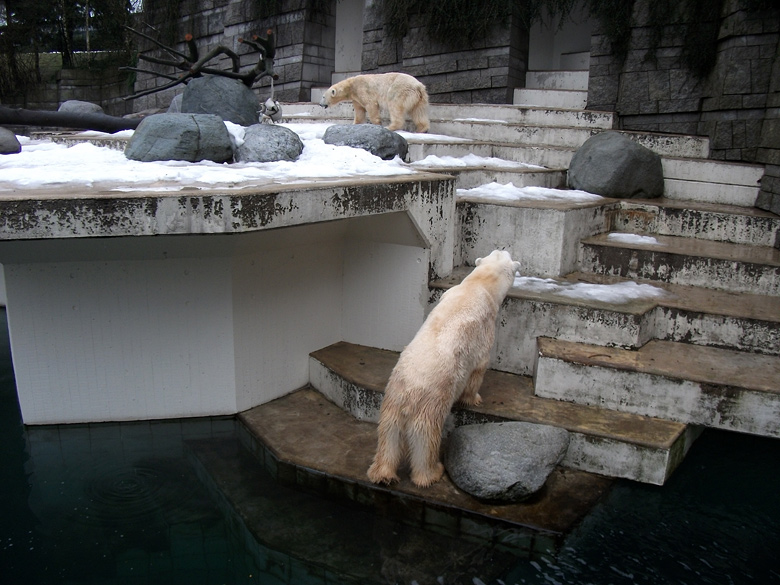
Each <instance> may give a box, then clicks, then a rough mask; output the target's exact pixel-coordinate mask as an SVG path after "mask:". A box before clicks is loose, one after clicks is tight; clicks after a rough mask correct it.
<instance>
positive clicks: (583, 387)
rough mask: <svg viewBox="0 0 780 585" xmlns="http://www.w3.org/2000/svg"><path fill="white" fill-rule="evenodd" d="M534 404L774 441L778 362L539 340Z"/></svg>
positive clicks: (674, 348)
mask: <svg viewBox="0 0 780 585" xmlns="http://www.w3.org/2000/svg"><path fill="white" fill-rule="evenodd" d="M538 342H539V360H538V363H537V367H536V377H535V386H534V392H535V394H536V395H537V396H541V397H545V398H554V399H557V400H565V401H569V402H575V403H578V404H589V405H598V406H600V407H603V408H610V409H614V410H619V411H622V412H633V413H635V414H641V415H644V416H654V417H660V418H664V419H668V420H676V421H679V422H683V423H690V424H696V425H703V426H710V427H715V428H720V429H726V430H733V431H739V432H743V433H750V434H756V435H763V436H768V437H780V426H778V424H777V421H778V420H780V358H779V357H777V356H764V355H758V354H752V353H744V352H738V351H733V350H726V349H718V348H711V347H702V346H696V345H691V344H687V343H675V342H669V341H657V340H656V341H651V342H649V343H647V344H646V345H645V346H643V347H642V348H640V349H638V350H636V351H630V350H625V349H620V348H609V347H602V346H594V345H587V344H580V343H572V342H567V341H562V340H558V339H550V338H539V340H538Z"/></svg>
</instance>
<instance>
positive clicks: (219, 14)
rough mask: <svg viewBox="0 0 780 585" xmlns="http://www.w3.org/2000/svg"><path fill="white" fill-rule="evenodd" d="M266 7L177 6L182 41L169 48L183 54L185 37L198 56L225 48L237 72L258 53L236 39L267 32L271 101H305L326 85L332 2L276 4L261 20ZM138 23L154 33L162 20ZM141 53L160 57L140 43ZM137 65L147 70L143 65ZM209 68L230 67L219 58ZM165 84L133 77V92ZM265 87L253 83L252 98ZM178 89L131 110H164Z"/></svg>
mask: <svg viewBox="0 0 780 585" xmlns="http://www.w3.org/2000/svg"><path fill="white" fill-rule="evenodd" d="M271 4H273V3H271ZM268 5H269V3H265V2H258V1H257V0H191V1H190V2H181V3H180V5H179V19H178V22H177V24H176V32H175V38H176V39H177V40H180V41H182V42H179V43H178V44H177V45H175V48H176V49H177V50H180V51H182V52H185V53H186V50H184V49H185V45H184V43H183V40H184V36H185V35H186V34H191V35H192V36H193V38H194V39H195V42H196V44H197V45H198V50H199V52H200V55H201V56H203V55H205V54H207V53H208V52H209V51H211V50H212V49H214V48H216V47H218V46H224V47H227V48H228V49H230V50H231V51H233V52H235V53H236V54H238V55H239V57H240V63H241V70H242V71H243V70H246V69H249V68H251V67H253V66H254V65H255V64H256V63H257V60H258V58H259V54H258V53H257V52H256V51H253V50H252V49H251V48H250V47H248V46H247V45H244V44H242V43H240V42H239V41H238V39H239V38H246V39H251V38H252V36H253V35H258V36H263V37H264V36H266V31H267V30H269V29H271V30H273V32H274V35H275V38H276V57H275V59H274V70H275V72H276V73H277V75H278V76H279V79H278V80H277V81H276V82H274V96H275V97H276V98H277V99H279V100H280V101H288V102H297V101H301V100H303V99H305V100H308V99H309V91H310V88H311V87H313V86H322V85H330V74H331V72H332V71H333V67H334V59H335V34H334V20H335V3H333V2H331V3H327V2H325V3H323V2H314V1H312V0H279V1H278V2H277V3H276V5H277V6H278V7H279V10H278V11H276V12H277V13H276V14H274V15H272V16H266V15H264V14H263V12H262V11H263V9H264V7H266V6H268ZM141 18H142V20H144V21H146V22H148V23H150V24H152V25H153V26H155V28H157V29H158V30H160V29H161V25H162V20H163V19H164V15H163V14H162V13H160V12H158V13H155V12H153V11H150V12H147V13H145V14H143V15H142V17H141ZM141 50H142V51H143V52H144V53H148V54H150V55H158V56H160V52H159V49H156V48H155V47H154V46H153V45H152V43H149V42H144V43H142V45H141ZM140 65H141V66H142V67H145V68H150V66H149V65H148V64H146V63H141V64H140ZM209 66H210V67H214V68H217V69H226V70H227V69H230V66H231V63H230V60H229V58H228V57H226V56H222V57H219V58H215V59H214V60H213V61H211V62H210V64H209ZM151 68H153V69H155V70H157V71H160V72H165V73H172V72H174V70H173V68H171V67H165V66H158V65H154V66H151ZM167 81H168V80H166V79H164V78H155V77H153V76H151V75H148V74H139V75H138V78H137V81H136V85H135V91H137V92H139V91H144V90H147V89H150V88H153V87H156V86H159V85H163V84H164V83H167ZM270 85H271V80H270V79H268V78H265V79H263V80H262V81H261V82H258V83H257V85H256V87H255V91H256V92H257V94H258V97H260V98H261V99H265V98H267V97H268V96H269V95H270V91H271V90H270ZM182 90H183V86H182V85H179V86H177V87H175V88H172V89H170V90H165V91H162V92H158V93H154V94H151V95H149V96H145V97H141V98H138V99H136V100H135V105H134V109H135V111H142V110H148V109H160V108H166V107H167V106H168V104H170V101H171V99H172V98H173V96H174V95H176V94H177V93H180V92H181V91H182Z"/></svg>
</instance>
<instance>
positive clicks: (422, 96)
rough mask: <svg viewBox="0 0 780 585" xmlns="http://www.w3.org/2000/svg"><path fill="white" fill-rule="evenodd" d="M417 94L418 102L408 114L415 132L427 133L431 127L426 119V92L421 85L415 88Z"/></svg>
mask: <svg viewBox="0 0 780 585" xmlns="http://www.w3.org/2000/svg"><path fill="white" fill-rule="evenodd" d="M417 94H418V95H419V100H418V101H417V103H416V105H415V106H414V107H413V108H412V110H411V112H410V113H411V116H412V121H413V122H414V126H415V128H416V129H417V132H427V131H428V129H429V128H430V127H431V123H430V120H429V119H428V91H427V90H426V89H425V86H424V85H423V84H420V85H419V86H418V87H417Z"/></svg>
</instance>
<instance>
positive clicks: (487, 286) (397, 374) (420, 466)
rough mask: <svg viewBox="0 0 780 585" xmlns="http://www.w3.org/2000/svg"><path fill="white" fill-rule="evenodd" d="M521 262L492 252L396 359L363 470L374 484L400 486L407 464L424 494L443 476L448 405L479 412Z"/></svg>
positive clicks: (448, 294) (444, 298) (446, 296)
mask: <svg viewBox="0 0 780 585" xmlns="http://www.w3.org/2000/svg"><path fill="white" fill-rule="evenodd" d="M519 269H520V263H519V262H515V261H513V260H512V258H511V256H510V255H509V252H506V251H502V250H494V251H493V252H491V253H490V255H489V256H487V257H485V258H480V259H478V260H477V262H476V268H474V270H473V271H472V272H471V273H470V274H469V275H468V276H467V277H466V278H464V279H463V281H462V282H461V283H460V284H459V285H457V286H454V287H452V288H451V289H449V290H448V291H446V292H445V293H444V294H443V295H442V297H441V299H440V301H439V303H438V305H436V307H434V309H433V310H432V311H431V313H430V314H429V315H428V318H427V319H426V320H425V322H424V323H423V324H422V327H420V330H419V331H418V332H417V334H416V335H415V336H414V339H412V341H411V343H409V345H408V346H407V347H406V348H405V349H404V350H403V352H401V356H400V357H399V359H398V362H397V363H396V365H395V367H394V368H393V371H392V373H391V374H390V379H389V380H388V383H387V387H386V389H385V395H384V399H383V401H382V406H381V408H380V411H379V427H378V430H377V435H378V442H377V450H376V455H375V456H374V461H373V463H372V464H371V467H370V468H369V469H368V478H369V479H370V480H371V481H372V482H373V483H392V482H393V481H396V480H398V475H397V470H398V466H399V465H400V463H401V460H402V458H403V457H404V456H405V455H406V456H408V457H409V460H410V464H411V479H412V482H413V483H414V484H415V485H417V486H420V487H427V486H429V485H431V484H433V483H435V482H437V481H438V480H439V479H441V476H442V474H443V473H444V465H443V464H442V463H441V460H440V457H439V447H440V445H441V438H442V430H443V427H444V422H445V420H446V418H447V414H448V413H449V412H450V409H451V408H452V406H453V404H454V403H455V402H456V401H458V400H459V401H460V402H461V403H462V404H467V405H477V404H480V403H481V401H482V398H481V397H480V395H479V388H480V386H481V385H482V379H483V377H484V375H485V370H486V369H487V367H488V362H489V360H490V351H491V349H492V347H493V340H494V338H495V333H496V318H497V316H498V309H499V307H500V306H501V303H502V302H503V300H504V297H506V294H507V292H508V291H509V289H510V288H511V286H512V283H513V282H514V277H515V272H517V271H518V270H519Z"/></svg>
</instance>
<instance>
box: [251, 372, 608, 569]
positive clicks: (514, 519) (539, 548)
mask: <svg viewBox="0 0 780 585" xmlns="http://www.w3.org/2000/svg"><path fill="white" fill-rule="evenodd" d="M320 399H321V401H322V403H321V404H320V405H319V406H320V407H321V408H323V410H324V411H325V412H326V413H327V414H326V415H325V416H324V417H323V420H322V421H321V423H322V424H319V425H317V426H316V427H315V428H311V427H307V430H310V431H311V432H309V433H308V434H306V436H307V440H309V441H318V443H317V444H318V445H320V446H322V447H323V448H325V449H328V450H329V451H330V452H333V449H331V446H332V442H329V440H328V439H329V431H328V429H329V428H330V426H331V425H332V424H333V421H334V420H337V419H338V420H340V421H341V425H343V424H346V425H349V427H350V428H353V429H355V430H354V434H353V435H349V442H350V443H351V444H353V445H358V446H357V447H355V448H354V449H351V450H350V451H351V452H350V456H351V457H354V456H355V453H354V452H355V451H361V454H360V458H361V460H364V461H363V463H364V464H363V465H361V467H360V468H361V471H360V472H359V473H358V472H355V473H349V472H342V471H337V472H332V471H330V470H328V469H325V468H323V464H322V462H321V461H315V460H307V459H306V457H305V456H288V455H285V453H284V452H283V450H284V447H283V445H282V443H281V440H280V441H279V442H277V439H278V437H279V433H278V432H277V433H274V431H273V430H272V429H271V430H269V429H268V428H267V426H268V425H267V423H266V424H265V425H264V421H263V419H265V420H266V421H267V420H269V417H270V418H271V419H276V420H277V421H278V420H279V418H278V417H275V416H274V415H273V414H271V415H268V414H267V412H266V411H268V409H269V408H270V409H273V408H275V407H276V405H278V404H280V403H281V402H282V401H286V400H295V401H298V402H301V405H300V406H298V407H296V411H297V412H302V411H306V412H307V413H310V412H311V408H308V407H309V406H310V405H311V404H312V402H313V401H317V400H320ZM303 403H305V404H303ZM272 412H273V411H272ZM238 422H239V437H240V439H241V441H242V442H243V443H244V444H245V446H246V447H247V448H248V449H249V450H250V452H251V453H253V454H254V455H255V457H256V458H257V459H258V461H259V462H260V463H261V464H262V465H264V466H265V468H266V470H267V471H268V472H269V473H270V474H271V476H272V477H273V478H274V479H276V480H277V481H278V482H280V483H282V484H286V485H293V486H298V487H301V488H304V489H307V490H310V491H316V492H319V493H324V494H326V495H328V496H331V497H336V498H346V499H350V500H352V501H355V502H357V503H360V504H363V505H368V506H373V507H375V508H377V509H380V510H383V511H384V512H385V513H389V514H393V515H394V517H400V519H401V520H403V521H406V522H412V523H414V524H415V525H418V526H422V527H423V528H427V529H431V530H434V531H436V532H440V533H444V534H448V535H451V536H457V537H463V538H467V539H471V540H476V541H479V542H485V541H486V540H488V541H490V540H492V541H493V543H494V544H497V545H499V546H503V547H504V548H506V549H507V550H510V551H513V552H524V553H527V554H531V555H534V554H539V553H544V552H550V551H553V550H554V549H555V548H557V547H558V545H559V544H560V537H561V536H563V535H564V534H566V533H568V532H569V531H570V530H571V529H573V528H574V527H575V526H576V525H577V524H578V523H579V522H580V521H581V520H582V517H584V515H585V514H586V513H587V512H588V511H589V510H590V508H592V506H594V505H595V504H596V503H597V501H598V500H599V499H600V498H601V497H602V496H603V495H604V493H606V491H607V490H608V489H609V487H610V486H611V483H612V480H611V479H609V478H606V477H601V476H598V475H595V474H590V473H585V472H580V471H576V470H568V469H564V468H560V467H559V468H556V469H555V470H554V471H553V473H552V474H551V476H550V478H548V484H547V486H546V487H547V489H546V490H545V493H544V494H543V495H542V502H540V501H539V500H538V499H532V500H529V501H527V502H520V503H517V504H505V505H502V506H495V505H494V504H492V503H485V502H481V501H479V500H477V499H475V498H473V497H471V496H470V495H468V494H466V493H465V492H462V491H461V490H459V489H458V488H457V487H456V486H455V485H454V484H452V482H451V480H450V479H449V477H448V476H447V475H446V474H445V475H444V477H443V478H442V480H441V481H439V482H437V483H435V484H433V485H432V486H431V487H429V488H425V489H422V488H418V487H417V486H415V485H414V484H412V483H411V481H409V479H408V478H406V477H404V474H403V472H402V478H401V481H400V482H397V483H394V484H392V485H390V486H384V485H376V484H372V483H371V482H369V481H368V479H367V478H366V477H365V470H367V469H368V466H369V464H370V462H371V457H372V456H373V450H374V448H375V445H376V439H375V430H374V429H375V428H376V425H374V424H372V423H369V422H365V421H360V420H357V419H356V418H354V417H352V416H350V415H349V414H348V413H346V412H344V411H343V410H342V409H340V408H339V407H338V406H337V405H335V404H333V403H332V402H331V401H330V400H329V399H328V398H327V397H326V396H324V395H322V394H321V393H320V392H319V391H317V389H315V388H313V387H312V386H310V385H309V386H306V387H304V388H301V389H299V390H296V391H293V392H291V393H290V394H287V395H286V396H283V397H281V398H278V399H276V400H274V401H271V402H269V403H266V404H264V405H261V406H257V407H254V408H252V409H249V410H247V411H244V412H242V413H239V415H238ZM283 422H286V421H283ZM282 434H284V435H285V436H288V435H289V434H288V433H282ZM294 434H295V435H296V436H297V433H294ZM301 436H303V435H301ZM342 438H344V436H343V435H342ZM368 438H370V445H368V444H367V443H366V441H367V440H368ZM335 447H336V448H337V449H338V448H339V445H335ZM339 452H340V451H337V453H339ZM571 486H575V487H576V486H582V487H583V488H585V490H586V491H588V492H590V493H587V494H585V495H583V496H582V497H579V498H578V496H579V495H580V494H571V493H569V492H571V489H572V487H571ZM572 496H573V497H574V499H575V500H578V501H576V502H575V503H574V504H573V505H572V506H571V507H572V508H576V509H575V510H567V514H562V515H560V516H559V517H556V516H555V515H554V514H551V513H549V512H548V515H547V521H548V523H549V524H548V525H546V526H543V525H541V523H540V522H537V521H533V520H532V518H533V517H534V516H538V515H539V512H538V511H537V509H538V508H539V507H541V508H542V512H544V499H545V498H552V499H553V500H557V501H559V503H561V504H562V503H563V502H565V501H566V498H568V499H569V500H571V499H572Z"/></svg>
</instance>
